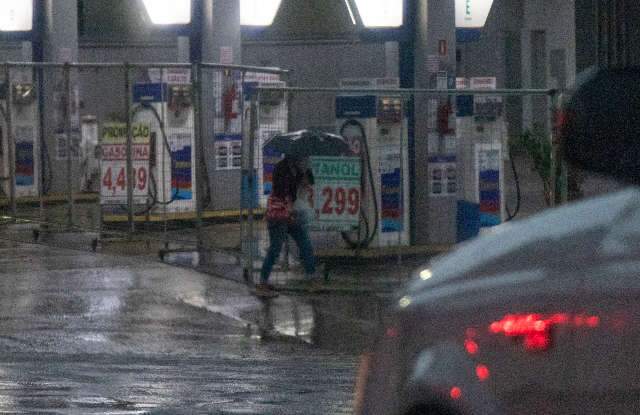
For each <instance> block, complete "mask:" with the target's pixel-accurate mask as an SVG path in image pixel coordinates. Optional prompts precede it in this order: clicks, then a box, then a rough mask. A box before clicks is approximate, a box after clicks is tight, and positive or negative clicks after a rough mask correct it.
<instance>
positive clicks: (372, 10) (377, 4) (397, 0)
mask: <svg viewBox="0 0 640 415" xmlns="http://www.w3.org/2000/svg"><path fill="white" fill-rule="evenodd" d="M356 5H357V6H358V12H359V13H360V17H362V22H363V23H364V25H365V26H366V27H399V26H402V22H403V7H404V0H356Z"/></svg>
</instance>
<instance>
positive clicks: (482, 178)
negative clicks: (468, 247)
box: [456, 77, 515, 228]
mask: <svg viewBox="0 0 640 415" xmlns="http://www.w3.org/2000/svg"><path fill="white" fill-rule="evenodd" d="M465 83H466V82H465ZM469 85H470V88H471V89H487V90H492V89H495V88H496V81H495V78H493V77H484V78H471V79H470V82H469ZM457 107H458V114H457V121H456V124H457V131H458V135H459V136H460V137H463V138H464V140H462V143H463V145H462V151H463V154H462V156H463V159H464V160H465V165H467V166H469V167H471V168H467V169H465V172H466V173H465V176H466V177H465V183H473V186H471V187H469V188H465V189H464V192H463V194H464V200H463V201H464V202H467V203H472V204H476V206H477V210H478V211H479V217H478V218H477V220H478V222H479V226H480V228H485V227H491V226H495V225H499V224H500V223H502V222H504V221H505V220H508V219H509V217H508V215H507V209H506V204H505V200H506V198H505V185H504V183H505V168H504V165H505V161H506V160H507V159H508V151H505V147H506V145H507V136H508V135H507V127H506V122H505V114H504V105H503V100H502V97H500V96H494V95H475V96H461V97H459V98H458V103H457ZM512 167H513V166H512ZM514 171H515V170H514Z"/></svg>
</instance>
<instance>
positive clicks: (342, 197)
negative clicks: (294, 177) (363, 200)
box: [320, 186, 360, 216]
mask: <svg viewBox="0 0 640 415" xmlns="http://www.w3.org/2000/svg"><path fill="white" fill-rule="evenodd" d="M358 212H360V189H359V188H355V187H352V188H349V189H345V188H344V187H331V186H325V187H324V188H323V189H322V209H321V211H320V213H321V215H332V216H344V215H348V216H352V215H357V214H358Z"/></svg>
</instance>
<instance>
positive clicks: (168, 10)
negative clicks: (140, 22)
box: [142, 0, 191, 25]
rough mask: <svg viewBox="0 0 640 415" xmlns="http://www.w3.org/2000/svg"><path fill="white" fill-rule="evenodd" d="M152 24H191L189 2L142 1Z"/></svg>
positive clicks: (187, 0)
mask: <svg viewBox="0 0 640 415" xmlns="http://www.w3.org/2000/svg"><path fill="white" fill-rule="evenodd" d="M142 2H143V3H144V7H145V8H146V9H147V14H148V15H149V18H150V19H151V22H152V23H153V24H158V25H168V24H188V23H191V0H142Z"/></svg>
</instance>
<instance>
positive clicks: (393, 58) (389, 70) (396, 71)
mask: <svg viewBox="0 0 640 415" xmlns="http://www.w3.org/2000/svg"><path fill="white" fill-rule="evenodd" d="M384 76H386V77H387V78H398V77H399V76H400V45H399V44H398V42H385V43H384Z"/></svg>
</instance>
